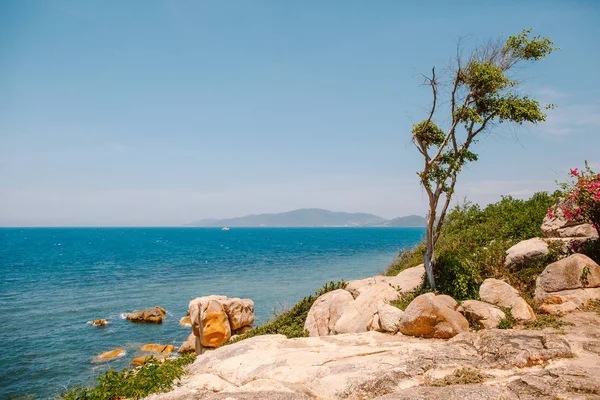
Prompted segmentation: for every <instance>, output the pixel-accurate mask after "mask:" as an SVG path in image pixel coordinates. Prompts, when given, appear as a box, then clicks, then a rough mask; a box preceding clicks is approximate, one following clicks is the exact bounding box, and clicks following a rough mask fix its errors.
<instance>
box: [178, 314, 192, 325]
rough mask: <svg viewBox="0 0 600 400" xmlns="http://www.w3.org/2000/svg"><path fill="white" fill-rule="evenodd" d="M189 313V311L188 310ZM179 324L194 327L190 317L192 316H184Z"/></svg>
mask: <svg viewBox="0 0 600 400" xmlns="http://www.w3.org/2000/svg"><path fill="white" fill-rule="evenodd" d="M188 314H189V311H188ZM179 325H181V326H183V327H184V328H191V327H192V320H191V319H190V316H189V315H188V316H186V317H182V318H181V319H180V320H179Z"/></svg>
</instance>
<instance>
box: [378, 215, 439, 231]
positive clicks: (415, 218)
mask: <svg viewBox="0 0 600 400" xmlns="http://www.w3.org/2000/svg"><path fill="white" fill-rule="evenodd" d="M426 223H427V220H426V219H425V218H424V217H421V216H420V215H407V216H406V217H398V218H394V219H392V220H389V221H385V222H383V223H381V224H370V226H387V227H390V228H392V227H397V228H400V227H403V228H422V227H425V224H426Z"/></svg>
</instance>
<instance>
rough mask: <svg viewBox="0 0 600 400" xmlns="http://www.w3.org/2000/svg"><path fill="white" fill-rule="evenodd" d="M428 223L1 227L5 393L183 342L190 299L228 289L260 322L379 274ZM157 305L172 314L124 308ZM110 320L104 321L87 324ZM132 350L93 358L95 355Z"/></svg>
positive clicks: (57, 387)
mask: <svg viewBox="0 0 600 400" xmlns="http://www.w3.org/2000/svg"><path fill="white" fill-rule="evenodd" d="M423 234H424V231H423V229H420V228H289V229H288V228H276V229H270V228H255V229H252V228H248V229H244V228H232V229H231V230H230V231H221V230H220V229H212V228H56V229H55V228H31V229H21V228H4V229H0V273H1V279H0V315H1V319H0V343H2V346H3V350H2V351H0V399H10V398H23V399H37V398H53V397H54V396H55V395H56V394H57V393H58V392H60V391H61V390H63V389H64V388H65V387H70V386H72V385H74V384H80V385H85V384H89V383H90V382H92V379H93V377H94V376H95V375H97V374H99V373H102V372H104V371H105V370H106V369H107V368H109V367H112V368H116V369H122V368H124V367H126V366H128V363H129V361H130V360H131V359H132V358H133V357H134V356H136V355H137V349H138V348H139V347H140V346H141V345H142V344H144V343H165V344H168V343H171V344H174V345H175V346H179V345H180V344H181V343H182V342H183V341H184V340H185V338H186V337H187V335H188V334H189V329H185V328H182V327H180V325H179V318H181V317H182V316H184V315H185V312H186V310H187V305H188V302H189V301H190V300H191V299H193V298H195V297H198V296H205V295H209V294H224V295H227V296H231V297H244V298H250V299H252V300H254V302H255V311H256V317H257V321H256V322H257V324H260V323H263V322H265V321H267V320H268V319H269V318H270V317H271V315H272V312H273V308H278V309H281V308H285V307H288V306H291V305H293V304H294V303H295V302H296V301H298V300H299V299H300V298H302V297H304V296H306V295H308V294H310V293H312V292H314V291H315V290H317V289H318V288H319V287H320V286H321V285H322V284H323V283H325V282H327V281H330V280H339V279H345V280H350V279H356V278H361V277H366V276H371V275H374V274H377V273H378V272H381V271H383V270H384V269H385V267H386V265H387V264H388V263H389V262H390V261H391V260H392V258H393V257H394V255H395V254H396V253H397V251H398V250H399V249H402V248H406V247H410V246H412V245H414V244H415V243H417V242H418V241H419V240H420V239H421V238H422V237H423ZM155 305H160V306H162V307H164V308H165V309H166V310H167V312H168V314H167V319H166V320H165V321H164V323H163V324H160V325H145V324H133V323H130V322H129V321H127V320H124V319H122V318H121V315H122V314H123V313H127V312H130V311H132V310H136V309H138V310H139V309H143V308H147V307H151V306H155ZM98 318H109V319H110V321H111V323H110V324H109V325H107V326H106V327H104V328H98V327H92V326H89V325H87V321H89V320H92V319H98ZM116 347H124V348H125V349H126V350H127V355H126V356H125V357H123V358H121V359H117V360H115V361H112V362H110V363H105V364H94V363H92V362H91V360H92V358H93V357H94V356H96V355H97V354H99V353H101V352H103V351H107V350H111V349H113V348H116Z"/></svg>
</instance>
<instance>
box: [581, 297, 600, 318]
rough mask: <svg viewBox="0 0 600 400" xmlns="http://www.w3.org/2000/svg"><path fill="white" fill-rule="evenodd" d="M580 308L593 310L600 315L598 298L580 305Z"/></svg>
mask: <svg viewBox="0 0 600 400" xmlns="http://www.w3.org/2000/svg"><path fill="white" fill-rule="evenodd" d="M582 309H583V310H584V311H594V312H595V313H596V314H598V315H600V300H592V301H590V302H589V303H588V305H587V306H585V307H582Z"/></svg>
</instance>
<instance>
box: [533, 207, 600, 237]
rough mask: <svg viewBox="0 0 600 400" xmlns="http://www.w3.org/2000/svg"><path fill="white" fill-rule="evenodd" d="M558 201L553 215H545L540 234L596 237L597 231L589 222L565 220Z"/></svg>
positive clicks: (545, 235) (546, 235)
mask: <svg viewBox="0 0 600 400" xmlns="http://www.w3.org/2000/svg"><path fill="white" fill-rule="evenodd" d="M560 205H561V203H560V202H559V203H558V204H557V205H556V206H554V208H555V210H556V211H555V212H554V216H553V217H549V216H548V215H546V217H544V221H543V222H542V228H541V229H542V235H543V236H544V237H546V238H574V237H585V238H589V237H598V232H597V231H596V228H594V226H593V225H591V224H586V223H582V222H580V221H574V220H567V218H566V217H565V214H564V213H563V211H562V210H561V209H560Z"/></svg>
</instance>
